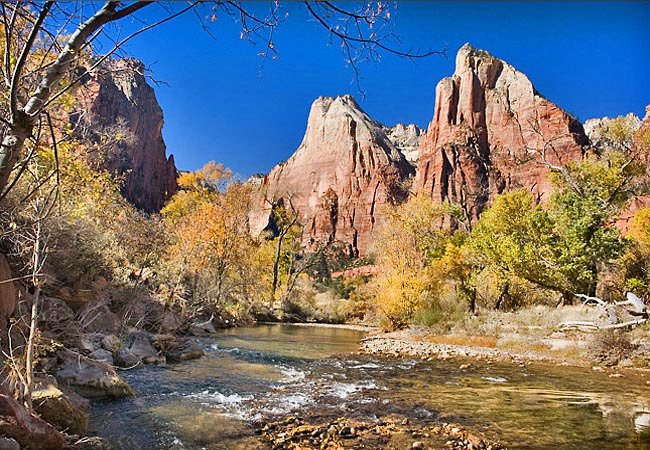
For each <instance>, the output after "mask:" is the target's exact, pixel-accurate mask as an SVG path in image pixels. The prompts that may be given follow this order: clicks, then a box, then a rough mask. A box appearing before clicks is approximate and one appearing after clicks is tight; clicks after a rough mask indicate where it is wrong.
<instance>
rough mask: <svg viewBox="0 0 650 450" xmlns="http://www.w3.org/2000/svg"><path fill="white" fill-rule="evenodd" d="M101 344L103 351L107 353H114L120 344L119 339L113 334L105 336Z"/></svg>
mask: <svg viewBox="0 0 650 450" xmlns="http://www.w3.org/2000/svg"><path fill="white" fill-rule="evenodd" d="M101 344H102V348H103V349H104V350H108V351H109V352H114V351H116V350H117V349H118V348H120V345H121V342H120V338H118V337H117V336H115V335H114V334H107V335H106V336H104V337H103V338H102V342H101Z"/></svg>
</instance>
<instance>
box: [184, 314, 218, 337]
mask: <svg viewBox="0 0 650 450" xmlns="http://www.w3.org/2000/svg"><path fill="white" fill-rule="evenodd" d="M216 332H217V330H216V329H215V328H214V324H213V323H212V318H210V319H208V320H205V321H203V320H201V321H197V322H193V323H192V324H190V329H189V333H190V334H191V335H192V336H210V335H211V334H214V333H216Z"/></svg>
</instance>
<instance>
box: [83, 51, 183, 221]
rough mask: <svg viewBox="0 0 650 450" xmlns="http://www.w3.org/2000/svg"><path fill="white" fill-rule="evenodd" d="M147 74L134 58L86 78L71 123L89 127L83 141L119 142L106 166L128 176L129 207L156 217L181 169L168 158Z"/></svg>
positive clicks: (114, 62) (101, 68) (113, 63)
mask: <svg viewBox="0 0 650 450" xmlns="http://www.w3.org/2000/svg"><path fill="white" fill-rule="evenodd" d="M93 62H94V61H91V63H93ZM144 71H145V68H144V64H143V63H142V62H140V61H138V60H136V59H133V58H124V59H108V60H106V61H105V62H104V63H102V64H101V65H100V66H99V67H98V68H97V69H95V70H93V71H92V72H91V73H88V74H87V75H88V76H86V77H85V78H84V79H83V84H82V86H81V87H79V88H78V95H77V98H78V101H79V103H80V106H81V109H82V111H83V114H79V115H76V114H75V115H74V116H73V117H72V121H73V122H78V121H79V120H81V121H82V124H84V125H86V126H85V127H80V129H85V130H87V134H86V135H85V136H81V137H82V138H83V139H89V140H90V141H93V142H95V143H103V142H105V141H106V140H115V145H114V147H115V148H114V149H113V150H112V154H110V155H105V158H104V160H103V161H102V164H103V165H104V167H105V168H107V169H109V170H112V171H114V172H117V173H118V174H120V175H124V185H123V189H122V192H123V194H124V196H125V197H126V198H127V199H128V200H129V201H130V202H131V203H133V204H134V205H136V206H137V207H138V208H141V209H143V210H145V211H147V212H154V211H159V210H160V209H161V208H162V206H163V205H164V204H165V201H167V199H169V197H170V196H171V195H172V194H173V193H174V192H175V191H176V189H177V184H176V176H177V170H176V166H175V165H174V157H173V156H170V157H169V158H167V156H166V147H165V142H164V141H163V137H162V127H163V113H162V110H161V108H160V106H159V105H158V101H157V99H156V95H155V93H154V90H153V88H152V87H151V86H149V84H147V81H146V78H145V76H144ZM79 118H81V119H79ZM89 125H91V126H89ZM121 128H125V130H124V129H121ZM102 134H103V135H104V136H102ZM118 134H121V140H119V139H117V137H116V136H117V135H118ZM104 147H105V146H104Z"/></svg>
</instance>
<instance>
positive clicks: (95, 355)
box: [88, 348, 114, 366]
mask: <svg viewBox="0 0 650 450" xmlns="http://www.w3.org/2000/svg"><path fill="white" fill-rule="evenodd" d="M88 358H90V359H94V360H95V361H101V362H103V363H106V364H109V365H111V366H112V365H114V363H113V354H112V353H111V352H109V351H108V350H104V349H103V348H99V349H97V350H95V351H94V352H92V353H91V354H90V355H88Z"/></svg>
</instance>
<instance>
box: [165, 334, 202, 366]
mask: <svg viewBox="0 0 650 450" xmlns="http://www.w3.org/2000/svg"><path fill="white" fill-rule="evenodd" d="M204 354H205V353H204V352H203V349H202V348H201V344H199V343H198V342H196V341H195V340H193V339H181V340H179V341H176V342H174V343H173V344H172V345H171V348H170V349H169V350H168V351H167V353H166V355H167V360H168V361H169V362H172V363H178V362H181V361H188V360H190V359H198V358H201V357H202V356H203V355H204Z"/></svg>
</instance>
